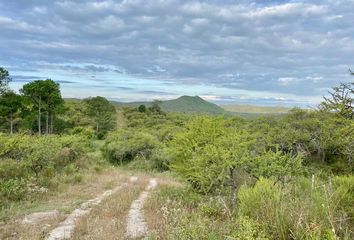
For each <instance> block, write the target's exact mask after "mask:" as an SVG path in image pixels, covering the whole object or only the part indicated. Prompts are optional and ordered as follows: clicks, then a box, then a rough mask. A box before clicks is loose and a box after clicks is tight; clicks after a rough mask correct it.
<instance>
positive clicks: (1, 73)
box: [0, 67, 11, 94]
mask: <svg viewBox="0 0 354 240" xmlns="http://www.w3.org/2000/svg"><path fill="white" fill-rule="evenodd" d="M10 81H11V78H10V75H9V72H8V71H7V70H6V69H5V68H2V67H0V94H2V93H4V92H5V91H6V88H7V84H8V83H9V82H10Z"/></svg>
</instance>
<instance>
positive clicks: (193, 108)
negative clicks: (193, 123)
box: [112, 96, 225, 115]
mask: <svg viewBox="0 0 354 240" xmlns="http://www.w3.org/2000/svg"><path fill="white" fill-rule="evenodd" d="M112 103H113V104H115V105H116V106H125V107H138V106H139V105H145V106H146V107H150V106H151V105H152V102H130V103H122V102H112ZM160 107H161V109H162V110H163V111H166V112H182V113H198V114H199V113H206V114H212V115H218V114H224V113H225V110H224V109H222V108H221V107H219V106H218V105H216V104H213V103H210V102H208V101H205V100H204V99H202V98H201V97H199V96H194V97H192V96H182V97H179V98H177V99H172V100H166V101H161V102H160Z"/></svg>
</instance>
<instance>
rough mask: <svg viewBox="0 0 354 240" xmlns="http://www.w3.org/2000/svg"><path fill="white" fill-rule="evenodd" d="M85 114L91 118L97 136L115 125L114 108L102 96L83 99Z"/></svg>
mask: <svg viewBox="0 0 354 240" xmlns="http://www.w3.org/2000/svg"><path fill="white" fill-rule="evenodd" d="M85 102H86V104H87V114H88V115H89V116H90V117H92V118H93V120H94V124H95V129H96V134H97V136H99V137H100V136H102V135H104V134H105V133H106V132H107V131H108V130H109V129H112V128H114V127H115V125H116V118H117V116H116V115H117V114H116V109H115V107H114V106H113V105H112V104H111V103H110V102H109V101H108V100H107V99H106V98H104V97H99V96H98V97H93V98H87V99H85Z"/></svg>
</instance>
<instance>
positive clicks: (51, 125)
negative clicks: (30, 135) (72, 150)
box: [50, 113, 54, 134]
mask: <svg viewBox="0 0 354 240" xmlns="http://www.w3.org/2000/svg"><path fill="white" fill-rule="evenodd" d="M53 114H54V113H52V114H50V134H53Z"/></svg>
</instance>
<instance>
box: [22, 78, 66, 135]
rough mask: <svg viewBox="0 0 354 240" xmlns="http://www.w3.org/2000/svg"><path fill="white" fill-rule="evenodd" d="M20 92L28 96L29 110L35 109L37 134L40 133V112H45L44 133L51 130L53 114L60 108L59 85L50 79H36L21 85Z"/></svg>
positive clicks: (61, 102)
mask: <svg viewBox="0 0 354 240" xmlns="http://www.w3.org/2000/svg"><path fill="white" fill-rule="evenodd" d="M20 92H21V93H22V94H23V95H24V96H25V97H26V98H28V101H29V103H30V104H29V106H28V108H29V109H30V111H37V112H38V115H37V127H38V134H39V135H41V133H42V112H43V111H44V112H45V113H46V114H45V123H46V124H45V133H46V134H49V133H52V132H53V124H54V122H53V121H54V117H53V115H54V114H55V113H56V112H58V111H59V110H60V107H61V106H62V104H63V99H62V97H61V93H60V86H59V84H58V83H56V82H54V81H53V80H51V79H46V80H36V81H33V82H30V83H27V84H25V85H23V87H22V89H20ZM34 108H35V109H34Z"/></svg>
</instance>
